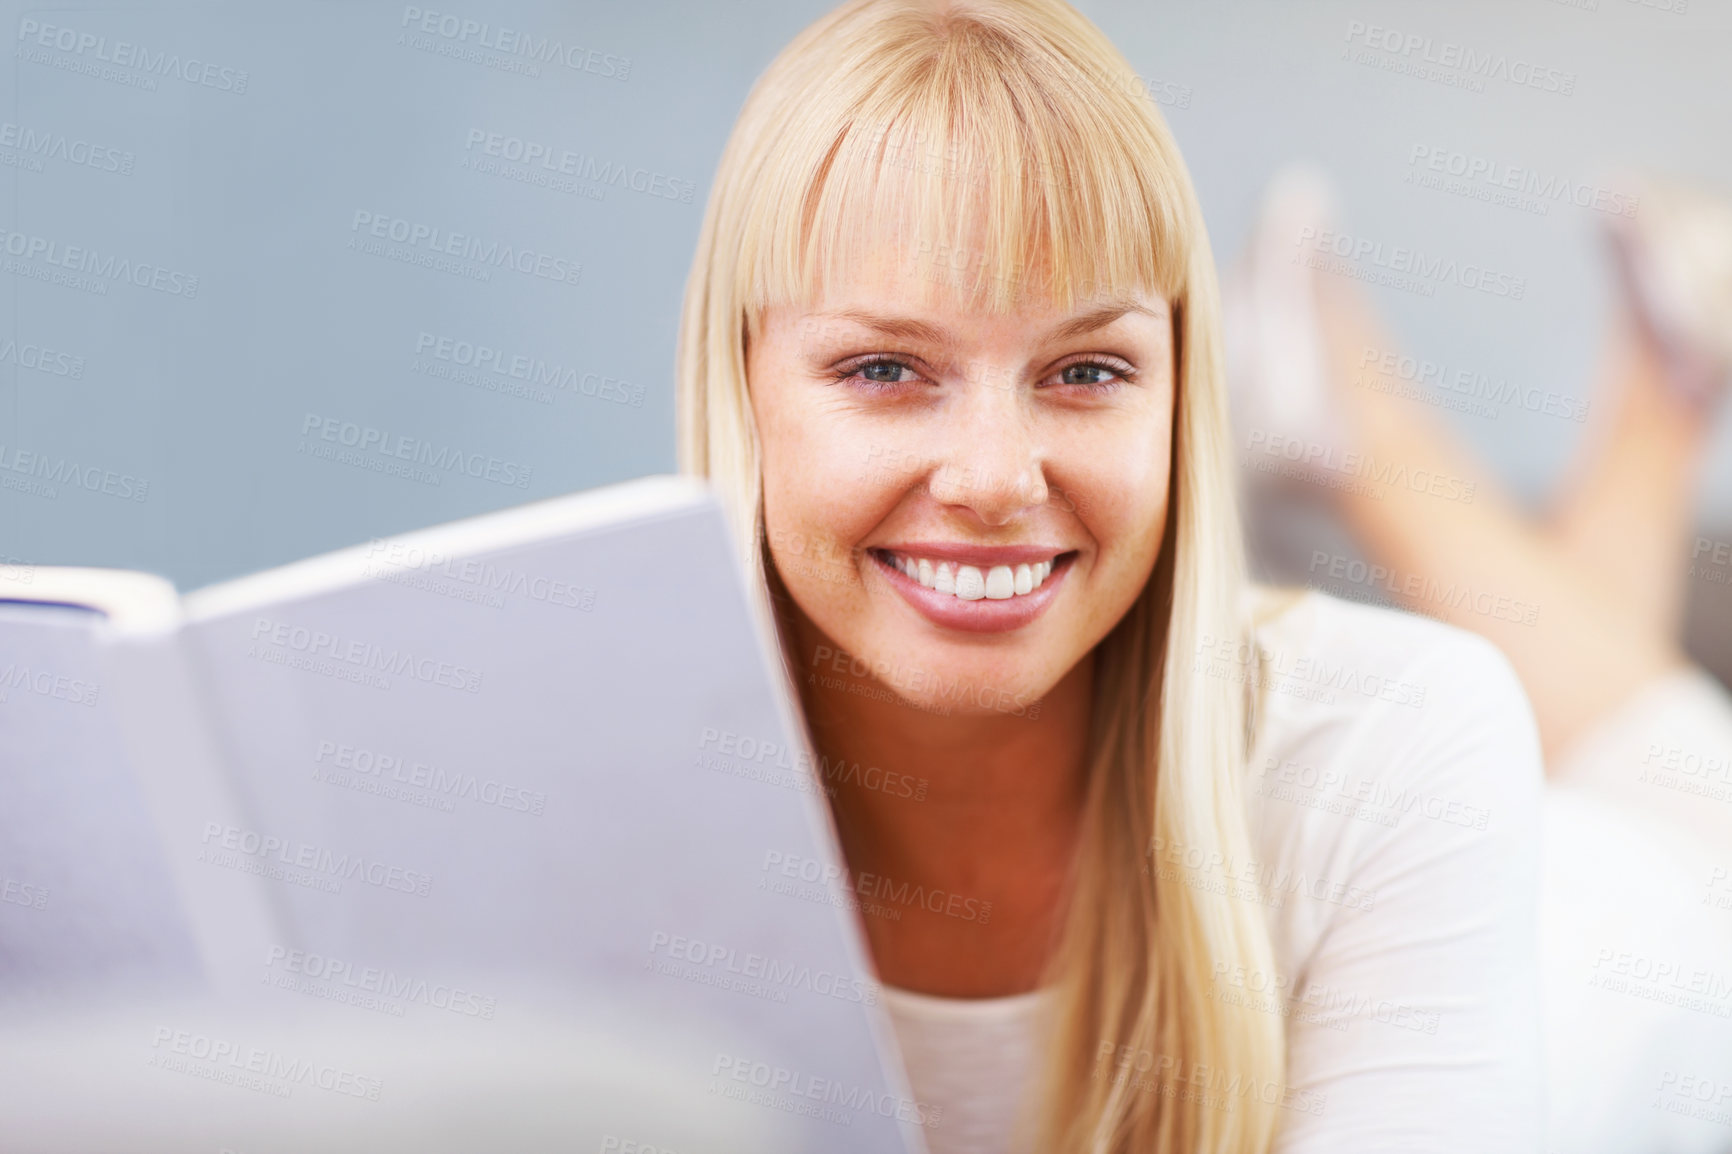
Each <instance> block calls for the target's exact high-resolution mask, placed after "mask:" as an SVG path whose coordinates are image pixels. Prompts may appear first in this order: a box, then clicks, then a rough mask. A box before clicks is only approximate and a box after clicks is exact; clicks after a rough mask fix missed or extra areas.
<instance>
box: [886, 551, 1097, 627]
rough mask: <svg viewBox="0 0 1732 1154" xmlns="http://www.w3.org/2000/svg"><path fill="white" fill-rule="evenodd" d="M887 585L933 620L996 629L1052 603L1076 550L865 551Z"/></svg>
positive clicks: (1015, 624) (1018, 624)
mask: <svg viewBox="0 0 1732 1154" xmlns="http://www.w3.org/2000/svg"><path fill="white" fill-rule="evenodd" d="M868 552H869V553H870V554H871V556H872V558H873V560H874V561H875V562H876V563H877V565H878V566H879V571H880V572H882V573H884V574H885V576H886V577H887V578H888V579H889V581H890V584H891V585H892V586H893V587H894V588H895V589H896V591H897V592H898V593H900V594H901V595H902V598H903V600H905V601H907V602H908V603H909V604H910V605H912V606H913V607H914V608H915V609H917V610H919V611H920V613H921V614H922V615H923V616H925V617H926V618H927V619H929V620H931V621H932V622H934V623H935V624H938V625H943V626H946V627H949V628H952V629H961V630H966V631H969V632H980V633H996V632H1001V631H1003V630H1008V629H1016V628H1019V627H1021V626H1023V625H1026V624H1028V623H1029V622H1030V621H1032V620H1034V619H1035V618H1036V617H1037V616H1039V615H1040V614H1041V612H1042V611H1044V610H1045V609H1046V607H1047V606H1048V605H1049V604H1051V603H1052V600H1053V598H1054V597H1055V596H1056V594H1057V592H1058V587H1059V585H1060V584H1062V583H1063V579H1064V576H1065V574H1066V573H1068V572H1069V571H1070V567H1071V564H1070V563H1071V561H1072V560H1073V559H1074V558H1075V556H1076V554H1075V552H1074V551H1070V552H1059V551H1057V550H1055V549H1051V548H1043V547H1041V546H996V547H962V546H954V545H910V546H907V547H905V548H900V549H883V548H874V549H870V550H868Z"/></svg>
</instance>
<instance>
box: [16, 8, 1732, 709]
mask: <svg viewBox="0 0 1732 1154" xmlns="http://www.w3.org/2000/svg"><path fill="white" fill-rule="evenodd" d="M1078 6H1079V7H1080V8H1081V9H1082V10H1083V11H1084V12H1085V13H1087V14H1088V15H1089V16H1090V17H1092V18H1093V19H1094V20H1095V21H1096V22H1098V23H1099V24H1100V25H1101V26H1102V28H1104V29H1105V31H1106V32H1107V33H1108V34H1109V35H1110V36H1111V37H1112V38H1113V39H1114V40H1115V42H1116V43H1117V44H1118V45H1119V46H1120V48H1121V49H1122V50H1123V52H1124V54H1125V56H1126V57H1127V59H1128V60H1129V62H1130V64H1131V66H1132V67H1133V68H1134V69H1135V70H1136V71H1137V73H1138V75H1139V76H1141V77H1142V78H1143V79H1144V81H1145V82H1146V83H1147V84H1148V87H1149V90H1150V91H1151V93H1152V94H1153V95H1154V96H1155V98H1156V99H1157V101H1159V102H1160V104H1161V105H1162V111H1163V112H1164V113H1165V115H1166V116H1167V118H1168V121H1169V123H1170V124H1171V126H1172V128H1173V131H1174V133H1175V134H1176V135H1177V137H1178V140H1179V143H1180V145H1181V147H1182V148H1183V151H1184V154H1185V156H1186V159H1187V160H1188V162H1189V165H1190V168H1191V172H1192V174H1193V176H1194V178H1195V180H1196V183H1197V185H1198V188H1199V190H1200V192H1201V195H1202V200H1203V205H1204V208H1205V211H1206V214H1207V217H1208V220H1209V224H1210V228H1211V234H1212V240H1213V243H1214V246H1215V250H1216V253H1217V256H1218V257H1219V258H1221V259H1223V260H1226V259H1229V258H1231V257H1232V256H1233V255H1234V254H1235V253H1236V252H1237V251H1238V249H1239V246H1240V244H1241V241H1242V239H1243V237H1244V235H1245V233H1246V230H1247V228H1248V226H1249V223H1250V220H1251V218H1252V214H1253V211H1254V209H1255V207H1256V203H1257V198H1258V196H1259V194H1260V191H1261V189H1262V186H1263V184H1264V182H1265V181H1266V179H1267V178H1268V176H1269V175H1270V174H1271V173H1272V172H1273V171H1274V170H1275V169H1276V168H1277V167H1278V166H1279V165H1281V164H1282V163H1284V162H1286V161H1288V160H1291V159H1294V158H1298V157H1310V158H1315V159H1317V160H1320V161H1322V162H1323V163H1325V164H1326V165H1327V166H1328V167H1329V168H1330V169H1331V170H1333V172H1334V173H1335V174H1336V175H1337V177H1338V178H1339V181H1340V185H1341V188H1342V190H1343V192H1344V195H1345V199H1346V213H1347V217H1348V220H1347V224H1348V227H1349V228H1350V229H1351V231H1353V232H1354V233H1355V234H1356V235H1362V236H1365V237H1368V238H1371V239H1373V240H1377V241H1380V242H1382V243H1384V244H1385V245H1386V246H1389V247H1394V246H1398V245H1400V246H1409V247H1415V248H1418V249H1421V250H1423V251H1425V252H1427V253H1430V254H1437V255H1441V256H1444V257H1447V258H1450V259H1454V260H1458V261H1461V262H1475V263H1478V264H1480V265H1482V266H1488V267H1490V268H1493V269H1497V270H1499V271H1502V272H1505V273H1507V274H1509V275H1510V276H1512V277H1520V278H1523V279H1524V280H1525V282H1526V291H1525V294H1524V296H1523V299H1521V300H1519V301H1518V300H1512V299H1508V298H1503V297H1498V296H1492V295H1486V294H1482V293H1475V292H1471V291H1468V290H1466V289H1462V288H1460V287H1458V286H1453V285H1442V286H1440V287H1439V288H1438V291H1437V293H1436V295H1435V296H1430V297H1423V296H1418V295H1415V294H1411V293H1403V292H1395V291H1390V290H1383V289H1375V288H1374V289H1371V290H1370V291H1371V292H1372V293H1373V294H1374V298H1375V300H1376V303H1377V304H1378V306H1379V307H1380V309H1381V310H1382V311H1383V313H1384V315H1385V316H1386V317H1387V318H1388V320H1389V321H1390V322H1391V323H1392V324H1393V325H1394V326H1395V328H1396V330H1397V331H1398V332H1399V334H1400V336H1401V338H1402V340H1403V342H1404V344H1405V346H1406V347H1407V348H1408V349H1409V350H1410V351H1412V352H1413V353H1415V354H1417V355H1420V356H1423V357H1426V358H1429V359H1432V360H1436V361H1439V362H1442V363H1444V364H1445V365H1448V366H1450V367H1451V368H1452V369H1454V368H1461V369H1466V370H1469V371H1472V372H1476V373H1483V374H1485V375H1487V376H1488V377H1491V378H1493V379H1503V380H1508V381H1510V382H1512V383H1517V384H1519V385H1520V386H1522V387H1524V388H1526V387H1532V388H1537V389H1540V390H1550V391H1555V392H1557V393H1560V394H1563V395H1567V396H1570V397H1584V398H1585V397H1586V396H1587V395H1588V389H1589V385H1590V378H1591V374H1592V371H1593V365H1594V363H1595V359H1596V357H1597V356H1598V353H1599V348H1600V336H1601V330H1602V326H1603V324H1604V318H1605V315H1606V303H1607V299H1608V294H1609V290H1610V288H1611V283H1610V281H1609V279H1608V277H1607V267H1606V264H1605V260H1604V253H1603V249H1602V244H1601V241H1600V238H1599V234H1598V231H1597V229H1598V227H1599V224H1600V222H1601V221H1602V219H1603V218H1604V214H1603V213H1601V212H1597V211H1595V210H1594V209H1593V208H1591V207H1589V208H1582V207H1577V206H1576V205H1573V204H1571V203H1569V202H1568V200H1567V199H1566V200H1560V201H1553V202H1550V203H1549V205H1548V206H1546V211H1544V212H1543V213H1542V212H1540V211H1538V210H1536V209H1534V208H1532V207H1531V206H1530V207H1511V206H1506V205H1500V204H1493V203H1487V202H1485V201H1483V200H1481V199H1475V198H1472V197H1468V196H1463V195H1459V194H1456V193H1452V192H1449V191H1445V190H1439V189H1436V188H1429V187H1423V186H1421V185H1419V184H1416V183H1414V178H1415V177H1416V176H1419V175H1420V174H1421V170H1422V167H1423V166H1422V165H1420V164H1416V163H1415V157H1416V156H1420V157H1424V156H1430V155H1434V154H1442V155H1446V156H1448V155H1453V154H1461V155H1463V156H1466V157H1474V158H1483V159H1485V160H1487V161H1490V162H1493V163H1495V164H1497V165H1499V166H1500V167H1516V168H1522V169H1530V170H1532V171H1533V173H1534V174H1535V176H1536V177H1537V178H1538V179H1539V180H1541V181H1545V180H1551V181H1554V182H1555V181H1568V182H1570V183H1571V185H1572V186H1581V187H1588V188H1607V189H1613V190H1616V189H1617V188H1619V187H1620V186H1619V185H1618V184H1617V180H1616V173H1617V172H1618V171H1619V170H1620V169H1622V168H1627V167H1630V166H1636V167H1646V168H1653V169H1659V170H1664V171H1666V172H1670V173H1675V174H1680V175H1685V176H1689V177H1692V178H1695V179H1697V180H1699V181H1703V182H1709V183H1714V184H1718V185H1719V186H1721V187H1722V188H1727V189H1732V130H1729V128H1728V125H1732V70H1729V69H1728V65H1727V62H1728V61H1729V60H1732V0H1575V2H1571V3H1565V2H1560V0H1481V2H1477V3H1460V2H1454V3H1440V2H1437V0H1375V2H1373V0H1359V2H1354V3H1334V2H1305V3H1298V2H1292V0H1286V2H1277V0H1264V2H1243V0H1235V2H1230V3H1229V2H1222V0H1209V2H1206V3H1205V2H1203V0H1195V2H1188V3H1175V2H1159V0H1084V2H1082V3H1080V4H1079V5H1078ZM829 7H831V5H830V3H829V2H828V0H810V2H808V0H701V2H700V0H681V2H673V0H643V2H639V3H632V4H624V3H602V2H600V0H581V2H570V0H567V2H552V0H487V2H486V3H480V2H479V0H462V3H461V4H459V2H458V0H452V3H449V4H447V3H443V2H442V0H430V2H428V3H425V4H421V5H404V4H398V3H372V2H363V0H341V2H337V0H298V2H296V3H291V4H286V5H273V6H270V7H268V8H264V7H261V6H256V5H252V4H240V3H236V4H207V5H188V4H173V5H170V4H161V3H144V2H138V3H129V4H112V5H100V6H88V5H76V6H75V5H71V4H66V5H49V6H39V5H29V6H25V5H20V4H16V3H13V4H7V5H6V8H7V9H8V11H7V13H6V24H5V26H6V27H7V28H9V29H11V32H12V35H11V43H12V51H11V52H9V53H8V54H7V55H6V56H5V57H4V58H3V59H0V93H3V95H0V103H3V104H4V107H3V108H0V233H3V236H0V274H3V275H0V318H3V319H0V562H9V563H38V564H79V565H104V566H122V567H129V568H140V569H147V570H152V571H155V572H158V573H161V574H164V575H166V576H168V577H170V578H171V579H172V580H174V581H175V582H176V584H177V585H179V586H180V587H181V588H183V589H184V588H190V587H194V586H198V585H201V584H204V583H208V582H211V581H215V580H219V579H222V578H226V577H231V576H236V575H239V574H243V573H247V572H250V571H253V570H257V569H261V568H265V567H269V566H273V565H277V564H282V563H285V562H288V561H292V560H295V559H298V558H301V557H305V556H308V555H311V554H314V553H318V552H322V551H325V550H329V549H332V548H336V547H339V546H342V545H346V544H352V543H355V542H358V541H363V540H366V539H368V538H370V537H374V536H378V535H382V534H388V533H393V532H398V531H401V530H406V529H411V528H415V527H418V526H424V525H429V524H433V523H436V522H440V521H445V520H449V519H452V518H456V517H461V516H465V515H469V514H474V513H478V512H483V511H487V510H491V509H496V508H501V507H504V506H508V505H513V504H518V503H521V502H523V501H527V500H532V499H535V498H539V497H544V496H550V495H554V494H559V493H565V492H570V491H572V490H576V489H582V488H586V487H589V486H593V485H597V484H601V483H605V482H609V481H613V480H618V479H623V478H627V477H632V476H638V475H641V474H645V473H652V472H664V471H672V470H673V469H674V468H675V462H674V450H673V407H672V396H673V390H672V382H671V371H672V361H673V345H674V337H675V331H676V324H677V317H678V308H679V301H680V293H681V288H682V285H683V283H684V278H685V275H686V272H687V269H688V266H689V262H690V258H691V253H692V248H693V245H694V242H695V240H696V237H697V231H698V225H699V220H700V215H701V211H702V203H703V200H704V198H705V195H706V194H707V191H708V187H709V182H710V178H711V176H712V174H713V172H714V169H715V165H716V161H717V158H718V156H719V154H720V151H721V148H722V145H723V142H724V139H725V137H726V134H727V132H728V130H729V128H730V125H731V123H732V120H733V117H734V115H735V113H736V111H737V110H738V107H739V104H740V102H741V100H742V99H743V97H744V96H745V93H746V91H747V89H748V87H749V86H750V84H751V82H752V80H753V79H754V78H755V77H756V75H757V74H758V72H759V71H760V70H761V69H762V68H763V66H764V65H765V64H766V63H767V62H768V61H769V60H770V58H771V57H772V56H773V55H774V54H775V53H776V52H777V51H778V50H779V49H780V48H781V47H782V45H783V44H785V43H786V42H787V40H788V39H789V38H790V37H791V36H793V35H794V34H795V32H797V31H798V30H799V29H800V28H801V27H803V26H804V25H805V24H806V23H808V22H809V21H811V20H812V19H813V18H815V17H816V16H817V15H819V14H820V13H822V12H824V11H826V10H827V9H828V8H829ZM1370 27H1376V28H1381V29H1393V30H1395V31H1397V32H1399V33H1400V34H1401V36H1402V37H1403V38H1404V39H1405V38H1425V37H1429V38H1430V41H1431V43H1432V44H1433V45H1435V46H1437V47H1435V48H1434V49H1433V51H1434V52H1436V51H1442V50H1443V49H1442V46H1443V45H1445V44H1454V45H1459V46H1461V47H1462V48H1463V49H1467V50H1471V51H1473V52H1475V53H1477V54H1481V55H1484V54H1492V55H1507V56H1508V57H1509V58H1510V59H1511V60H1512V61H1514V60H1521V61H1525V62H1527V63H1528V64H1530V65H1535V66H1538V67H1540V68H1541V69H1544V70H1545V75H1547V76H1551V77H1557V78H1563V77H1568V78H1569V79H1568V83H1567V84H1559V85H1557V87H1563V88H1567V89H1568V91H1547V90H1546V88H1545V86H1540V87H1534V86H1522V85H1519V84H1515V83H1512V82H1510V81H1509V80H1507V79H1490V80H1486V81H1483V82H1481V83H1478V84H1477V85H1468V86H1465V87H1463V86H1459V85H1451V84H1447V83H1442V82H1439V81H1437V80H1435V79H1428V78H1422V77H1418V76H1414V75H1411V74H1404V73H1403V72H1401V71H1398V70H1394V69H1392V68H1391V67H1390V65H1391V64H1393V63H1395V62H1397V61H1398V60H1399V59H1400V57H1398V56H1397V55H1395V54H1390V53H1386V52H1382V51H1381V50H1378V49H1375V48H1371V49H1367V48H1366V45H1365V39H1366V36H1367V33H1365V32H1364V31H1363V29H1365V28H1370ZM506 29H509V30H510V32H509V33H507V32H506V31H504V30H506ZM1356 31H1358V33H1359V34H1358V36H1357V40H1356V39H1355V36H1354V33H1355V32H1356ZM525 47H528V48H529V52H528V53H525V52H524V51H523V49H524V48H525ZM1356 48H1357V49H1358V50H1359V52H1360V55H1359V56H1357V57H1356V56H1355V53H1354V51H1353V50H1355V49H1356ZM1366 53H1369V56H1370V58H1371V59H1370V60H1369V62H1368V60H1367V59H1366V58H1365V54H1366ZM1410 59H1411V58H1410ZM622 170H623V171H625V172H627V173H628V174H629V175H628V177H627V178H626V180H625V181H624V182H615V183H609V182H608V181H607V180H606V174H607V173H612V172H619V171H622ZM598 176H599V177H600V179H597V177H598ZM633 184H637V185H638V186H639V187H637V188H633V187H632V185H633ZM687 197H689V199H686V198H687ZM394 237H395V239H393V238H394ZM193 278H196V289H193V290H192V291H188V290H189V288H191V287H192V285H193V283H194V282H193ZM478 349H485V350H488V351H487V352H479V353H478V352H477V350H478ZM477 358H480V364H479V366H477V365H476V364H475V363H473V362H475V361H476V359H477ZM465 360H468V361H470V362H472V363H470V364H468V365H465V364H463V363H462V362H463V361H465ZM538 381H539V382H540V383H537V382H538ZM1451 419H1452V420H1453V421H1454V423H1455V424H1456V426H1457V427H1458V428H1459V429H1460V431H1461V432H1462V433H1463V435H1465V436H1466V437H1468V438H1470V439H1471V441H1472V443H1473V444H1474V445H1475V446H1476V447H1477V448H1478V449H1479V450H1480V451H1481V452H1482V453H1483V454H1484V455H1485V456H1486V457H1487V458H1488V459H1489V460H1490V461H1491V462H1492V463H1493V465H1494V467H1495V468H1496V469H1497V470H1498V471H1499V472H1500V473H1501V475H1502V476H1503V477H1504V478H1505V479H1506V480H1507V481H1508V482H1509V483H1510V484H1511V485H1512V486H1513V487H1515V488H1516V489H1517V490H1518V491H1519V492H1520V493H1521V494H1522V495H1523V496H1524V497H1525V498H1526V499H1528V500H1529V501H1531V502H1536V503H1537V502H1540V501H1542V500H1543V499H1544V498H1545V496H1546V494H1547V493H1548V492H1549V491H1550V489H1551V487H1552V486H1553V484H1554V483H1555V482H1556V480H1557V478H1558V476H1559V475H1560V472H1561V470H1562V469H1563V468H1564V466H1565V464H1566V462H1567V461H1568V460H1569V459H1570V456H1571V454H1572V452H1573V451H1574V450H1575V448H1576V447H1577V443H1578V441H1579V439H1580V437H1581V436H1582V434H1583V432H1584V429H1585V426H1583V425H1581V424H1578V423H1575V422H1572V421H1567V420H1561V419H1559V418H1557V417H1555V416H1547V415H1541V414H1535V413H1529V412H1526V411H1524V410H1522V409H1521V408H1520V407H1519V406H1505V407H1503V408H1501V409H1500V410H1499V411H1497V412H1496V413H1495V415H1494V416H1492V417H1489V418H1488V417H1486V416H1484V415H1481V416H1468V415H1457V416H1453V417H1452V418H1451ZM346 426H347V427H349V428H350V429H352V430H353V431H352V432H351V433H345V431H344V430H345V427H346ZM326 433H328V434H329V435H330V436H333V437H336V438H337V439H336V440H327V439H326V437H325V435H324V434H326ZM345 436H352V437H354V438H356V439H364V443H360V444H356V445H354V446H352V447H350V446H345V445H344V444H343V443H342V441H343V438H344V437H345ZM381 447H384V448H385V449H386V450H387V451H381ZM346 448H347V449H349V450H350V451H349V453H348V455H346V456H345V455H341V451H342V450H344V449H346ZM417 455H419V456H420V457H421V460H422V462H423V464H421V465H419V466H417V465H415V464H414V463H413V459H414V458H415V457H416V456H417ZM404 457H407V458H409V460H404V459H403V458H404ZM453 459H461V460H462V461H464V462H467V463H471V464H472V465H474V468H473V471H474V472H477V473H479V474H480V475H478V476H471V475H468V473H467V472H466V471H465V470H464V469H444V468H428V467H427V466H426V463H425V462H427V461H428V460H433V461H439V460H443V461H447V462H449V461H451V460H453ZM1700 510H1701V511H1700V518H1699V519H1700V523H1701V525H1702V527H1703V529H1702V531H1703V533H1704V534H1705V535H1707V536H1710V537H1712V538H1713V539H1715V540H1720V541H1724V540H1727V539H1729V537H1732V422H1728V421H1724V420H1723V421H1722V422H1721V427H1720V428H1719V429H1718V432H1717V438H1716V450H1715V452H1714V454H1713V459H1712V461H1711V463H1710V467H1709V468H1708V469H1707V470H1706V471H1705V473H1704V475H1703V477H1702V484H1701V505H1700ZM1693 598H1694V602H1693V616H1692V626H1691V629H1692V643H1693V645H1694V646H1695V647H1696V648H1697V649H1698V650H1699V651H1700V652H1703V653H1704V654H1705V655H1707V656H1708V657H1709V659H1710V661H1711V662H1712V663H1713V664H1716V665H1717V666H1719V667H1720V668H1721V669H1722V670H1724V669H1726V667H1727V665H1728V664H1729V663H1732V659H1729V658H1728V657H1727V656H1726V654H1727V653H1728V652H1732V590H1727V589H1726V588H1725V587H1723V586H1711V585H1708V584H1705V583H1704V584H1702V585H1701V586H1700V587H1699V588H1696V589H1694V590H1693ZM1720 631H1725V632H1720ZM1724 675H1725V674H1724V673H1723V676H1724Z"/></svg>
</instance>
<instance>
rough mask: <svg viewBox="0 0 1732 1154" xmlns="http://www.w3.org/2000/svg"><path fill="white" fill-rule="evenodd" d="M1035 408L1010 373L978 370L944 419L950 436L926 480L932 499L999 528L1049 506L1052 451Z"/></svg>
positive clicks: (943, 441) (945, 434)
mask: <svg viewBox="0 0 1732 1154" xmlns="http://www.w3.org/2000/svg"><path fill="white" fill-rule="evenodd" d="M1033 408H1034V406H1033V405H1032V404H1030V398H1028V397H1026V396H1025V395H1024V390H1023V389H1022V388H1020V387H1019V386H1018V383H1017V381H1016V378H1015V376H1014V375H1013V374H1012V373H1010V372H1009V371H1008V370H1005V369H1003V368H994V367H992V366H989V365H988V366H979V367H978V368H975V369H973V370H972V371H971V373H970V375H969V378H968V379H967V381H966V383H965V385H964V387H963V388H962V389H961V390H959V394H958V395H957V396H956V398H955V399H954V400H953V402H952V404H950V405H948V406H946V411H945V412H944V413H943V414H941V415H940V417H939V419H940V420H942V421H943V422H944V424H943V430H944V431H943V433H942V435H941V443H940V447H939V451H938V452H937V453H936V454H934V456H935V458H936V461H937V464H936V466H935V467H934V469H933V471H932V473H931V474H930V476H929V477H928V479H927V491H928V492H929V493H931V495H932V498H933V500H935V501H937V502H939V503H940V504H942V505H946V506H949V507H951V508H954V509H960V510H967V511H969V512H971V513H972V514H973V515H974V516H976V517H978V518H979V519H980V520H981V521H982V522H983V523H984V524H986V525H989V526H992V527H997V526H1000V525H1005V524H1008V523H1010V522H1011V521H1013V520H1015V519H1016V518H1017V517H1018V516H1019V515H1021V514H1022V513H1024V512H1025V511H1027V510H1029V509H1035V508H1039V507H1040V506H1041V505H1044V504H1045V503H1046V501H1047V498H1048V496H1049V490H1048V488H1047V483H1046V469H1045V450H1044V448H1043V446H1042V444H1041V437H1040V430H1039V428H1038V427H1037V425H1036V421H1035V413H1034V411H1033Z"/></svg>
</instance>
